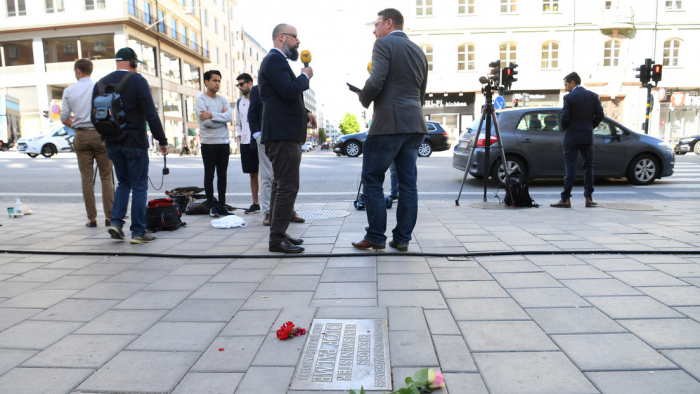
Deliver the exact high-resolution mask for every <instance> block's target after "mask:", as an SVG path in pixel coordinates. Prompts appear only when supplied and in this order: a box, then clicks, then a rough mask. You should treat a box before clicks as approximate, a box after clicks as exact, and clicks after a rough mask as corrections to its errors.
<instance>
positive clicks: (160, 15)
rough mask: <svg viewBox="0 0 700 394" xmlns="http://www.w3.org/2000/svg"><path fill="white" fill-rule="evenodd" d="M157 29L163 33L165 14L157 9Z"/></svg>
mask: <svg viewBox="0 0 700 394" xmlns="http://www.w3.org/2000/svg"><path fill="white" fill-rule="evenodd" d="M158 31H160V32H161V33H165V14H164V13H163V11H161V10H158Z"/></svg>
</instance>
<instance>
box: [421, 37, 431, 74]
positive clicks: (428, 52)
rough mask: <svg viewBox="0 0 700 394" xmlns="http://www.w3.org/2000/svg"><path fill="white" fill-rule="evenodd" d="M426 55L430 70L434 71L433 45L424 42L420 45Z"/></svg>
mask: <svg viewBox="0 0 700 394" xmlns="http://www.w3.org/2000/svg"><path fill="white" fill-rule="evenodd" d="M420 47H421V49H422V50H423V52H424V53H425V57H426V58H428V71H433V47H432V46H431V45H428V44H423V45H421V46H420Z"/></svg>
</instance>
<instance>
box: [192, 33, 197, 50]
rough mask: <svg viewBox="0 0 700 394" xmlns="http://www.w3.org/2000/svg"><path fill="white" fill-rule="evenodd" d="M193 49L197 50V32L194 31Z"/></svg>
mask: <svg viewBox="0 0 700 394" xmlns="http://www.w3.org/2000/svg"><path fill="white" fill-rule="evenodd" d="M192 49H194V50H195V51H196V50H197V32H196V31H193V32H192Z"/></svg>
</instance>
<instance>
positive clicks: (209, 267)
mask: <svg viewBox="0 0 700 394" xmlns="http://www.w3.org/2000/svg"><path fill="white" fill-rule="evenodd" d="M228 265H229V264H210V263H203V264H185V265H183V266H181V267H179V268H177V269H175V270H174V271H172V272H170V275H206V276H211V275H216V274H218V273H219V272H221V270H222V269H224V268H226V267H227V266H228Z"/></svg>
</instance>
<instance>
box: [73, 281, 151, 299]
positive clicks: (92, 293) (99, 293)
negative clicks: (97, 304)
mask: <svg viewBox="0 0 700 394" xmlns="http://www.w3.org/2000/svg"><path fill="white" fill-rule="evenodd" d="M145 286H146V283H106V282H102V283H97V284H95V285H93V286H90V287H88V288H87V289H85V290H83V291H81V292H80V293H78V294H76V295H74V296H72V297H71V298H87V299H97V300H124V299H126V298H128V297H129V296H131V295H132V294H134V293H136V292H137V291H139V290H141V289H142V288H144V287H145Z"/></svg>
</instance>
